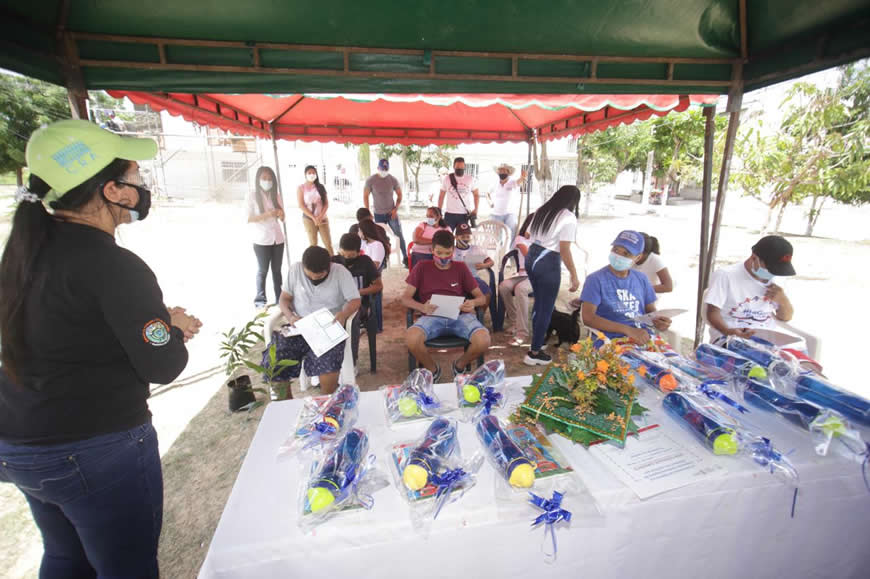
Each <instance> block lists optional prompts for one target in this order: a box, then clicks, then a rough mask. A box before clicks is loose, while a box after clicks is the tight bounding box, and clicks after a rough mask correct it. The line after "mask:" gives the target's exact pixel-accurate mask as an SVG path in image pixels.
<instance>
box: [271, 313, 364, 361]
mask: <svg viewBox="0 0 870 579" xmlns="http://www.w3.org/2000/svg"><path fill="white" fill-rule="evenodd" d="M281 333H282V334H283V335H284V336H288V337H289V336H298V335H300V334H301V335H302V337H303V338H305V341H306V342H307V343H308V346H309V347H310V348H311V351H312V352H314V355H315V356H322V355H323V354H325V353H326V352H328V351H329V350H331V349H332V348H334V347H335V346H337V345H338V344H340V343H342V342H343V341H344V340H346V339H347V337H348V336H347V332H346V331H345V329H344V328H343V327H341V324H339V323H338V322H336V321H335V316H334V315H332V313H331V312H330V311H329V310H327V309H326V308H322V309H319V310H317V311H316V312H314V313H313V314H309V315H307V316H305V317H304V318H302V319H300V320H297V321H296V323H295V324H294V325H292V326H287V327H285V328H283V329H282V331H281Z"/></svg>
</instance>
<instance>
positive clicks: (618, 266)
mask: <svg viewBox="0 0 870 579" xmlns="http://www.w3.org/2000/svg"><path fill="white" fill-rule="evenodd" d="M632 265H634V260H633V259H631V258H630V257H625V256H622V255H619V254H618V253H613V252H612V251H611V252H610V267H612V268H613V269H615V270H616V271H627V270H629V269H631V266H632Z"/></svg>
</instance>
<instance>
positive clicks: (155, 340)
mask: <svg viewBox="0 0 870 579" xmlns="http://www.w3.org/2000/svg"><path fill="white" fill-rule="evenodd" d="M171 337H172V335H171V334H170V333H169V326H167V325H166V323H165V322H164V321H163V320H161V319H159V318H158V319H156V320H151V321H150V322H148V323H147V324H145V327H144V328H142V339H143V340H145V343H147V344H151V345H152V346H165V345H166V344H168V343H169V339H170V338H171Z"/></svg>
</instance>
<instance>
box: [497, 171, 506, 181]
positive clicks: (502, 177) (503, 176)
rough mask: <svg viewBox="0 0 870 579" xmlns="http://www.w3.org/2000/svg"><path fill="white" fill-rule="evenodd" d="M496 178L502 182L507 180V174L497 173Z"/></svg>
mask: <svg viewBox="0 0 870 579" xmlns="http://www.w3.org/2000/svg"><path fill="white" fill-rule="evenodd" d="M498 178H499V179H501V180H502V181H504V180H505V179H507V178H508V174H507V173H499V174H498Z"/></svg>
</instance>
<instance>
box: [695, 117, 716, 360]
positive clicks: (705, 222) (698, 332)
mask: <svg viewBox="0 0 870 579" xmlns="http://www.w3.org/2000/svg"><path fill="white" fill-rule="evenodd" d="M715 116H716V107H715V106H713V107H705V108H704V119H705V121H706V122H705V124H704V179H703V185H702V187H701V250H700V252H699V254H698V256H699V258H698V301H697V306H698V309H697V311H696V313H695V343H694V347H693V348H697V347H698V345H699V344H700V343H701V339H702V337H703V335H704V318H703V316H702V310H701V308H703V307H704V304H703V303H702V302H703V296H704V290H706V289H707V281H708V280H707V277H706V271H705V267H704V265H705V264H706V263H707V243H708V242H709V238H710V198H711V193H712V187H713V136H714V135H713V133H714V131H715V130H716V123H715Z"/></svg>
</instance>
